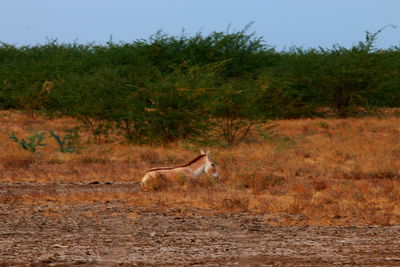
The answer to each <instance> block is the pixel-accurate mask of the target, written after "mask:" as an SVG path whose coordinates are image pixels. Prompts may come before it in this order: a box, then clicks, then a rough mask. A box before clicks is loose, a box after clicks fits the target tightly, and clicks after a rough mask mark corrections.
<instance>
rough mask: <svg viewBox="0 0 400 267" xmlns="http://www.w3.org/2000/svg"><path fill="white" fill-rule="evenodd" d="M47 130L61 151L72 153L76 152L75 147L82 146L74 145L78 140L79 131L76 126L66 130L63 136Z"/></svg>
mask: <svg viewBox="0 0 400 267" xmlns="http://www.w3.org/2000/svg"><path fill="white" fill-rule="evenodd" d="M49 132H50V136H51V137H53V138H54V139H55V140H56V143H57V145H58V146H59V150H60V152H62V153H73V152H76V150H77V149H79V148H82V147H80V146H76V143H77V142H78V140H79V133H78V129H77V128H75V129H68V130H66V131H65V135H64V136H59V135H57V134H56V133H54V132H53V131H49Z"/></svg>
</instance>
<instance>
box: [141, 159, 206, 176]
mask: <svg viewBox="0 0 400 267" xmlns="http://www.w3.org/2000/svg"><path fill="white" fill-rule="evenodd" d="M205 156H206V155H199V156H197V157H195V158H194V159H192V160H191V161H189V162H188V163H186V164H185V165H181V166H175V167H156V168H151V169H149V170H148V171H147V172H152V171H160V170H172V169H176V168H183V167H187V166H189V165H192V164H193V163H195V162H197V161H198V160H200V159H201V158H203V157H205Z"/></svg>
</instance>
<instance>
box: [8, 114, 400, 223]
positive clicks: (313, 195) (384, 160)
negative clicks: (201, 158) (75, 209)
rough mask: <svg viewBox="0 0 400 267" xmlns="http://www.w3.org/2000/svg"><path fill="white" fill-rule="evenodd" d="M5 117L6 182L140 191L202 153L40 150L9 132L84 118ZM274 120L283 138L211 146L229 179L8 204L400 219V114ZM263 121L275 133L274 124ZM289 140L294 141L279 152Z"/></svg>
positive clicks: (92, 147) (178, 146)
mask: <svg viewBox="0 0 400 267" xmlns="http://www.w3.org/2000/svg"><path fill="white" fill-rule="evenodd" d="M0 114H1V120H0V127H1V129H2V133H0V141H1V142H0V149H1V150H2V151H3V153H2V154H1V155H0V181H1V182H8V183H19V182H35V183H53V182H80V183H89V182H93V181H99V182H111V183H124V182H129V183H131V186H132V187H133V188H134V187H135V184H134V182H137V183H138V182H139V181H140V179H141V178H142V176H143V175H144V173H145V171H146V170H147V169H149V168H151V167H157V166H175V165H179V164H182V163H186V162H188V161H189V160H190V159H192V158H193V157H195V156H196V155H197V153H198V152H197V151H198V150H196V147H195V144H191V145H190V146H189V145H188V144H187V143H182V142H176V143H170V144H169V146H147V145H127V144H124V143H121V142H120V141H121V139H118V136H115V139H112V140H113V141H112V142H110V143H104V144H91V143H88V144H86V145H85V148H84V149H81V150H80V151H78V153H74V154H70V153H61V152H57V151H56V149H55V148H57V144H55V143H51V144H49V145H48V146H46V147H44V148H43V151H42V153H41V154H31V153H29V152H28V151H25V150H23V149H21V148H19V147H18V145H16V144H15V143H14V142H13V141H11V140H9V139H8V135H7V134H6V132H7V131H11V130H13V131H15V132H16V134H17V135H18V136H23V135H24V133H25V134H27V133H29V130H32V129H33V130H35V131H46V130H47V129H49V128H51V129H58V130H60V131H62V130H64V129H70V128H71V126H73V125H74V123H77V122H75V121H73V120H71V119H68V118H58V119H53V120H46V119H43V118H41V117H39V118H37V120H35V121H33V120H32V119H31V118H30V117H29V116H27V115H22V114H19V113H10V112H4V111H3V112H1V113H0ZM274 123H275V125H276V126H275V127H274V136H275V137H274V138H271V139H267V140H266V139H265V138H263V136H261V135H259V134H258V133H253V134H254V136H252V138H251V139H249V141H248V142H241V143H240V144H237V145H235V146H233V147H223V146H222V147H221V146H219V147H210V150H211V152H212V155H213V159H214V161H215V162H216V163H217V165H218V168H219V172H220V175H221V178H220V179H219V180H213V179H209V178H208V177H206V176H205V177H202V178H201V179H200V180H199V181H197V182H192V181H186V180H181V181H176V182H175V183H173V184H161V186H159V187H155V188H153V189H151V188H150V190H149V192H148V191H140V190H139V191H135V190H133V192H126V191H112V192H107V193H102V192H92V193H84V194H83V193H82V194H81V193H78V192H75V193H73V192H72V193H71V195H64V194H59V193H57V192H56V191H55V192H48V193H43V194H39V195H37V194H35V193H24V192H21V194H16V195H13V196H9V197H6V196H3V197H2V198H1V199H0V202H2V203H14V202H15V203H32V202H40V201H42V202H46V201H53V202H55V203H59V204H60V205H61V204H62V205H64V204H73V203H80V202H101V201H107V200H108V201H112V200H118V201H122V202H125V203H132V204H133V203H134V204H135V205H139V206H143V207H147V208H148V209H153V208H154V207H157V209H159V210H168V209H170V208H179V209H182V210H185V209H190V208H201V209H204V210H205V212H212V213H215V212H217V213H218V212H219V213H224V212H243V211H247V212H253V213H259V214H264V215H265V216H266V219H268V221H269V223H271V224H275V223H277V224H281V223H285V224H316V225H324V224H331V225H347V224H365V223H368V224H378V225H392V224H398V223H400V221H399V220H400V205H399V203H400V199H399V197H400V161H399V155H400V146H399V142H398V141H399V135H400V133H399V129H398V125H399V123H400V120H399V118H397V117H390V118H385V119H377V118H351V119H320V118H318V119H298V120H277V121H275V122H274ZM262 127H265V131H270V130H268V129H270V124H266V125H263V126H262ZM284 137H286V138H284ZM82 138H83V139H85V133H83V136H82ZM281 139H284V140H286V139H287V140H294V141H293V142H290V145H285V146H283V147H279V149H277V146H280V145H278V143H279V142H281V141H278V140H281ZM277 142H278V143H277ZM203 148H204V147H203ZM204 149H205V148H204Z"/></svg>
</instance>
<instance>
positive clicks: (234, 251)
mask: <svg viewBox="0 0 400 267" xmlns="http://www.w3.org/2000/svg"><path fill="white" fill-rule="evenodd" d="M0 186H1V187H0V197H2V198H3V199H6V198H5V197H6V196H15V198H14V201H9V202H7V201H5V202H3V203H2V204H0V266H18V265H20V266H26V265H28V266H29V265H33V266H75V265H81V266H115V265H118V266H137V265H138V266H188V265H191V266H279V265H285V266H329V265H348V266H352V265H356V266H360V265H362V266H399V265H400V238H399V236H400V226H399V225H397V226H390V227H382V226H379V227H378V226H362V227H354V226H348V227H344V226H340V227H339V226H337V227H333V226H272V225H271V216H268V215H267V214H264V215H255V214H251V213H237V214H233V213H230V214H215V213H213V212H210V211H206V210H202V209H185V210H182V209H177V208H174V209H173V208H171V209H167V210H163V211H158V210H157V206H154V207H143V206H137V205H135V203H130V202H123V201H121V200H115V201H109V200H107V201H101V200H98V201H92V202H87V203H86V202H82V203H77V202H74V203H73V204H68V203H64V204H60V203H58V202H54V201H51V199H50V200H49V201H47V202H40V203H26V202H23V203H19V202H18V198H17V196H18V194H42V193H44V192H47V193H48V192H49V191H50V192H53V193H54V194H67V195H68V194H70V193H77V192H79V193H85V192H87V193H91V192H94V191H98V192H102V193H107V192H110V193H111V192H113V191H116V190H117V191H119V192H121V191H124V190H125V191H124V192H125V193H126V194H141V193H142V192H140V191H139V190H138V186H137V184H134V183H132V184H105V183H100V184H97V183H94V184H78V183H76V184H1V185H0ZM278 219H279V218H275V220H278Z"/></svg>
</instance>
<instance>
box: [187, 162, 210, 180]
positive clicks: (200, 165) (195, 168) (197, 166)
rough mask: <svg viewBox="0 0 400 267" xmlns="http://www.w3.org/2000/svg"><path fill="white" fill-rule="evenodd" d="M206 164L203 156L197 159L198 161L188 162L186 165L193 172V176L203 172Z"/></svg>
mask: <svg viewBox="0 0 400 267" xmlns="http://www.w3.org/2000/svg"><path fill="white" fill-rule="evenodd" d="M206 164H207V161H206V159H205V158H204V159H201V160H198V161H196V162H194V163H192V164H190V165H189V166H187V167H188V168H190V169H191V170H192V172H193V173H194V175H195V176H199V175H201V174H203V173H204V172H205V167H206Z"/></svg>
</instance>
